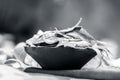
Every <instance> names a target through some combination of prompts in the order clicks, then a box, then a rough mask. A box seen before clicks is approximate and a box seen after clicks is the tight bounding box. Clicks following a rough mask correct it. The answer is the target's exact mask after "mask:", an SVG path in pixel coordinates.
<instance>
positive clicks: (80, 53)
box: [25, 47, 96, 70]
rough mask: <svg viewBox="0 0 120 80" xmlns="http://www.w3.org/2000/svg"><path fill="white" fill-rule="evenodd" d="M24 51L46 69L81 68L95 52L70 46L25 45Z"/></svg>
mask: <svg viewBox="0 0 120 80" xmlns="http://www.w3.org/2000/svg"><path fill="white" fill-rule="evenodd" d="M25 50H26V52H27V53H28V54H29V55H30V56H32V57H33V59H35V60H36V61H37V62H38V63H39V64H40V65H41V66H42V69H46V70H69V69H70V70H71V69H81V68H82V67H83V66H84V65H85V64H86V63H87V62H88V61H89V60H90V59H92V58H93V57H94V56H95V55H96V52H95V51H94V50H93V49H90V48H86V49H74V48H70V47H58V48H53V47H25Z"/></svg>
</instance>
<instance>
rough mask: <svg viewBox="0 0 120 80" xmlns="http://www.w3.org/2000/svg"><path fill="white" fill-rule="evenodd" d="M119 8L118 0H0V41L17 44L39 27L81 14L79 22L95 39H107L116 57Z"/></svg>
mask: <svg viewBox="0 0 120 80" xmlns="http://www.w3.org/2000/svg"><path fill="white" fill-rule="evenodd" d="M119 9H120V0H0V34H1V36H0V43H1V44H4V43H3V41H7V42H9V41H13V44H17V43H19V42H22V41H25V40H27V39H28V38H31V37H32V36H33V34H34V33H36V32H37V31H38V30H39V29H41V30H43V31H45V30H54V28H55V27H57V28H58V29H64V28H68V27H72V26H74V25H75V24H76V23H77V22H78V20H79V18H80V17H82V18H83V20H82V23H81V26H83V28H85V29H86V30H87V31H88V32H89V33H90V34H91V35H93V36H94V37H95V38H96V39H98V40H101V41H106V42H108V43H109V45H107V46H108V47H109V48H111V49H112V51H113V53H114V54H115V57H119V56H120V54H119V51H120V49H119V48H120V31H119V30H120V27H119V26H120V10H119ZM4 36H5V37H4ZM3 37H4V38H3ZM9 43H10V42H9ZM5 44H6V43H5ZM7 44H8V43H7ZM10 44H11V43H10Z"/></svg>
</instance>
